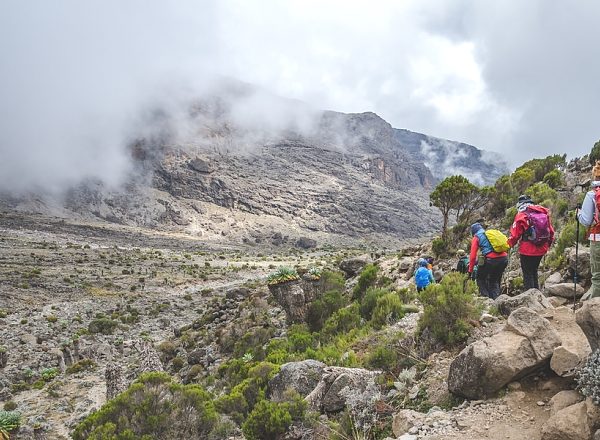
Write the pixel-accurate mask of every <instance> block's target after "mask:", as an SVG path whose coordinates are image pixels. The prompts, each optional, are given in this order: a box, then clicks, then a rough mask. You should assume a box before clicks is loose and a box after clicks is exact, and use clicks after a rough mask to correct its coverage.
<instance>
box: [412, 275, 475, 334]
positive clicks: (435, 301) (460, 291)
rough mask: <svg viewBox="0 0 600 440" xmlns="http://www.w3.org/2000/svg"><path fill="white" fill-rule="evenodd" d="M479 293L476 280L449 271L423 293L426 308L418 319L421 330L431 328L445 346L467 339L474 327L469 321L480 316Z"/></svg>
mask: <svg viewBox="0 0 600 440" xmlns="http://www.w3.org/2000/svg"><path fill="white" fill-rule="evenodd" d="M476 295H477V287H476V286H475V283H473V282H472V281H467V280H465V278H464V276H463V275H462V274H460V273H449V274H447V275H446V276H445V277H444V278H443V279H442V281H441V283H440V284H434V285H432V286H429V288H427V289H425V290H423V291H422V292H421V301H422V302H423V305H424V311H423V315H422V316H421V317H420V318H419V324H418V333H419V334H421V333H422V332H423V331H424V330H425V329H428V330H429V333H430V334H431V336H432V337H433V338H434V340H436V341H437V342H440V343H442V344H444V345H456V344H459V343H461V342H463V341H465V340H466V338H467V337H468V335H469V332H470V329H471V325H470V323H469V321H471V320H477V319H478V318H479V312H480V310H479V307H478V306H477V304H476V302H475V297H476Z"/></svg>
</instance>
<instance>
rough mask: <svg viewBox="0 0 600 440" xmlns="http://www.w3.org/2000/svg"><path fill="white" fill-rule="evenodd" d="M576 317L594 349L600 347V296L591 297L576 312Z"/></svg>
mask: <svg viewBox="0 0 600 440" xmlns="http://www.w3.org/2000/svg"><path fill="white" fill-rule="evenodd" d="M575 319H576V321H577V324H579V327H581V329H582V330H583V333H584V334H585V336H586V338H587V340H588V342H589V344H590V347H591V349H592V350H593V351H596V350H598V349H599V348H600V298H591V299H589V300H588V301H585V302H584V303H583V306H581V308H580V309H579V310H577V312H576V313H575Z"/></svg>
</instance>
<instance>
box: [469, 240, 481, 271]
mask: <svg viewBox="0 0 600 440" xmlns="http://www.w3.org/2000/svg"><path fill="white" fill-rule="evenodd" d="M478 250H479V238H478V237H477V235H474V236H473V239H472V240H471V253H470V254H469V273H472V272H473V268H474V267H475V263H476V261H477V251H478Z"/></svg>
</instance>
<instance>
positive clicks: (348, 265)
mask: <svg viewBox="0 0 600 440" xmlns="http://www.w3.org/2000/svg"><path fill="white" fill-rule="evenodd" d="M372 262H373V260H372V259H371V257H370V256H368V255H366V254H365V255H360V256H358V257H352V258H348V259H346V260H342V261H341V262H340V269H342V271H343V272H344V273H345V274H346V276H347V277H354V276H356V275H358V274H359V273H360V272H361V271H362V270H363V268H364V267H365V266H366V265H367V264H371V263H372Z"/></svg>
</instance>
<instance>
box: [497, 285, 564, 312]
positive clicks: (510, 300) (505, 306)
mask: <svg viewBox="0 0 600 440" xmlns="http://www.w3.org/2000/svg"><path fill="white" fill-rule="evenodd" d="M494 304H495V305H496V307H497V308H498V311H499V312H500V313H502V315H504V316H509V315H510V314H511V313H512V312H513V311H515V310H517V309H518V308H519V307H527V308H528V309H531V310H533V311H541V310H544V309H547V308H551V307H552V304H551V303H550V301H549V300H548V298H546V297H545V296H544V294H543V293H542V292H540V291H539V290H538V289H529V290H527V291H525V292H523V293H521V294H519V295H516V296H508V295H500V296H499V297H498V298H496V299H495V300H494Z"/></svg>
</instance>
